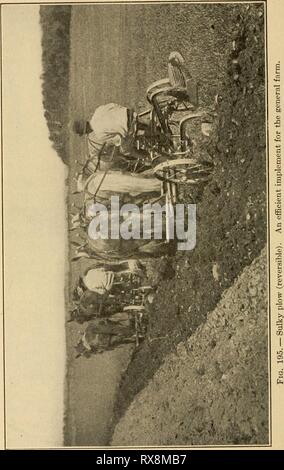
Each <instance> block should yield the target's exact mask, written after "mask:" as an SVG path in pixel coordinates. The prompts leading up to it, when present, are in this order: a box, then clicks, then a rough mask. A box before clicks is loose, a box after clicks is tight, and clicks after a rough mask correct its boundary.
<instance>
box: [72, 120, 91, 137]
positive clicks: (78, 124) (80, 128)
mask: <svg viewBox="0 0 284 470" xmlns="http://www.w3.org/2000/svg"><path fill="white" fill-rule="evenodd" d="M87 125H88V121H86V120H84V119H80V120H78V121H74V124H73V131H74V132H75V134H78V135H80V136H82V135H84V134H86V132H87Z"/></svg>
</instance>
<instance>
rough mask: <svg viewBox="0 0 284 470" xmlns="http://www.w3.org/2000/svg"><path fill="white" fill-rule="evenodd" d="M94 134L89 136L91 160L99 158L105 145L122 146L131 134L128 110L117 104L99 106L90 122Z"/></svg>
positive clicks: (91, 133)
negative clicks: (128, 123) (124, 139)
mask: <svg viewBox="0 0 284 470" xmlns="http://www.w3.org/2000/svg"><path fill="white" fill-rule="evenodd" d="M90 125H91V128H92V129H93V131H92V132H90V133H89V134H88V146H89V154H90V158H91V159H93V158H97V157H98V155H99V152H100V151H101V149H102V147H103V145H104V144H106V145H116V146H118V147H119V146H120V145H121V139H123V138H126V137H127V135H128V132H129V129H128V125H127V108H125V107H124V106H120V105H119V104H115V103H108V104H105V105H102V106H99V107H98V108H97V109H96V111H95V112H94V114H93V116H92V118H91V120H90Z"/></svg>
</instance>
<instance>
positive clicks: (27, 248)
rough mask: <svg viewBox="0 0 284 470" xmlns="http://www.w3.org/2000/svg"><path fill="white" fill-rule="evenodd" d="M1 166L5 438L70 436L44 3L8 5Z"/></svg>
mask: <svg viewBox="0 0 284 470" xmlns="http://www.w3.org/2000/svg"><path fill="white" fill-rule="evenodd" d="M2 25H3V32H2V35H3V58H2V60H3V151H4V158H3V176H4V250H5V255H4V266H5V290H4V293H5V308H4V318H5V343H6V367H5V369H6V439H7V444H6V445H7V447H8V448H33V447H54V446H60V445H61V444H62V440H63V415H64V408H63V404H64V376H65V333H64V331H65V329H64V276H65V250H66V249H67V248H66V240H67V235H66V216H65V178H66V176H67V169H66V167H65V166H64V164H63V163H62V161H61V160H60V159H59V157H58V156H57V154H56V152H55V151H54V150H53V149H52V147H51V145H50V141H49V139H48V130H47V126H46V122H45V119H44V117H43V106H42V96H41V80H40V75H41V46H40V40H41V30H40V25H39V7H38V6H37V5H5V6H2Z"/></svg>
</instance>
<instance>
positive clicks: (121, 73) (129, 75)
mask: <svg viewBox="0 0 284 470" xmlns="http://www.w3.org/2000/svg"><path fill="white" fill-rule="evenodd" d="M233 13H234V8H233V7H232V6H229V5H220V4H218V5H189V4H180V5H172V4H171V5H109V6H107V5H96V6H94V5H92V6H73V7H72V15H71V33H70V34H71V45H70V47H71V58H70V97H69V100H70V109H69V117H70V123H71V121H72V120H73V119H74V118H82V117H87V116H90V115H91V114H92V112H93V111H94V109H95V107H96V106H98V105H100V104H103V103H105V102H109V101H114V102H119V103H121V104H124V105H128V106H133V107H135V108H138V107H143V106H144V105H145V101H144V93H145V88H146V87H147V86H148V85H149V84H150V83H151V82H152V81H153V80H156V79H158V78H162V77H163V76H165V74H166V66H167V57H168V54H169V53H170V52H171V51H172V50H178V51H180V52H181V53H182V54H183V55H184V56H185V58H186V60H187V63H188V66H189V68H190V70H191V73H192V75H193V77H194V78H196V79H198V80H199V81H200V100H201V103H205V104H211V103H212V101H213V99H214V96H215V94H216V93H218V92H219V91H220V89H221V86H222V83H223V82H224V80H225V77H226V73H227V61H228V51H229V50H230V47H231V42H232V37H233V36H232V29H233V28H234V24H233V23H232V22H230V18H231V17H232V15H233ZM85 150H86V149H85V146H84V142H83V141H81V140H80V139H79V138H78V137H76V136H74V135H70V156H69V161H70V174H69V183H70V190H71V191H72V189H73V190H74V189H75V186H74V182H73V177H74V175H75V173H76V172H77V171H78V170H79V168H80V166H78V165H77V164H76V163H75V159H78V160H79V161H81V162H83V161H84V159H85ZM76 198H78V196H76ZM74 201H77V202H78V203H79V198H78V199H75V197H74V196H71V195H70V194H69V198H68V204H69V208H71V207H70V205H71V204H72V202H74ZM86 266H87V264H86V262H77V263H75V264H72V266H71V269H70V285H69V289H72V287H73V286H74V284H75V282H76V280H77V278H78V275H79V273H82V271H83V270H84V269H85V268H86ZM70 325H71V326H70ZM79 329H80V330H82V327H81V328H78V327H77V326H74V325H72V324H68V327H67V354H68V371H67V379H68V380H67V396H66V426H65V441H66V444H67V445H70V444H73V445H75V444H76V445H104V444H106V443H107V442H108V440H109V438H110V425H111V419H112V415H113V404H114V398H115V392H116V387H117V385H118V383H119V379H120V376H121V372H122V369H123V368H124V366H125V365H126V360H127V354H125V353H124V352H123V351H122V352H120V353H115V352H114V353H108V354H105V355H103V356H99V357H93V358H91V359H89V360H86V359H84V358H80V359H77V360H75V359H74V350H73V346H74V344H75V342H76V340H77V337H78V330H79ZM138 364H139V361H138ZM137 374H138V375H139V371H137ZM137 382H139V380H137ZM134 389H135V384H134ZM125 390H127V387H126V388H125Z"/></svg>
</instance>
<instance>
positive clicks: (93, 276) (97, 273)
mask: <svg viewBox="0 0 284 470" xmlns="http://www.w3.org/2000/svg"><path fill="white" fill-rule="evenodd" d="M83 282H84V285H85V287H86V288H87V289H89V290H90V291H92V292H97V293H98V294H105V293H106V292H108V291H110V289H111V288H112V285H113V282H114V273H113V272H111V271H105V270H104V269H103V268H97V269H89V271H88V272H87V273H86V274H85V276H84V277H83Z"/></svg>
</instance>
